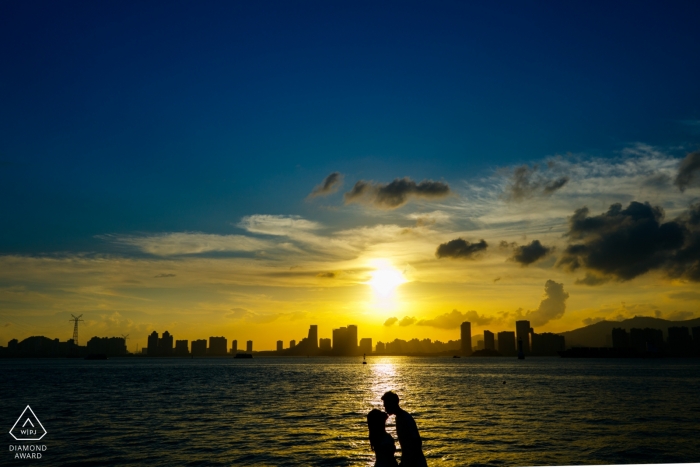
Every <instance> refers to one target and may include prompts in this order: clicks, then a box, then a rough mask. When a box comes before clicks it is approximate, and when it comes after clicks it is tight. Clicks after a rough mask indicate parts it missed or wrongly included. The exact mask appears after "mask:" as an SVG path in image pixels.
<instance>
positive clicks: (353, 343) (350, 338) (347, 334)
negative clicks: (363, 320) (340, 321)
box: [333, 324, 359, 355]
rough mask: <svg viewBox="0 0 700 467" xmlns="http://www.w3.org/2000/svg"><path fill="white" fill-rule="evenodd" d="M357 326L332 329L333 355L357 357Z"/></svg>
mask: <svg viewBox="0 0 700 467" xmlns="http://www.w3.org/2000/svg"><path fill="white" fill-rule="evenodd" d="M358 352H359V349H358V347H357V326H355V325H354V324H351V325H349V326H347V327H341V328H338V329H333V354H335V355H357V354H358Z"/></svg>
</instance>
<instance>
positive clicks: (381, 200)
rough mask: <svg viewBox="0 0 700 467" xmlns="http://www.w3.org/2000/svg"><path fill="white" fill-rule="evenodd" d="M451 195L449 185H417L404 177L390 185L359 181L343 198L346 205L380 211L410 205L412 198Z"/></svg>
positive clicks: (421, 183)
mask: <svg viewBox="0 0 700 467" xmlns="http://www.w3.org/2000/svg"><path fill="white" fill-rule="evenodd" d="M450 194H451V190H450V186H449V185H448V184H447V183H443V182H434V181H432V180H423V181H422V182H420V183H416V182H415V181H413V180H411V179H410V178H408V177H404V178H397V179H395V180H394V181H393V182H391V183H388V184H381V183H374V182H367V181H365V180H359V181H358V182H357V183H355V185H354V186H353V187H352V189H351V190H350V191H348V192H347V193H345V195H343V197H344V199H345V204H351V203H363V204H367V205H371V206H374V207H376V208H379V209H396V208H398V207H401V206H403V205H404V204H406V203H408V202H409V201H410V199H411V198H422V199H440V198H445V197H446V196H448V195H450Z"/></svg>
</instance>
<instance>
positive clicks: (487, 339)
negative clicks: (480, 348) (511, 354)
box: [484, 331, 496, 350]
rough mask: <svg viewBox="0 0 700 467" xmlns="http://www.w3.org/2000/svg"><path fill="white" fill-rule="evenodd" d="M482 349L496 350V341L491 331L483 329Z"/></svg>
mask: <svg viewBox="0 0 700 467" xmlns="http://www.w3.org/2000/svg"><path fill="white" fill-rule="evenodd" d="M484 349H486V350H496V342H495V339H494V336H493V333H492V332H491V331H484Z"/></svg>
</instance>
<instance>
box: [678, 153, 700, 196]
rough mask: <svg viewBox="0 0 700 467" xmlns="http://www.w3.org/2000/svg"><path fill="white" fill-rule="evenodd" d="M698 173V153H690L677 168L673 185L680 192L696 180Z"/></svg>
mask: <svg viewBox="0 0 700 467" xmlns="http://www.w3.org/2000/svg"><path fill="white" fill-rule="evenodd" d="M698 171H700V151H695V152H691V153H690V154H688V155H687V156H685V159H683V160H682V161H681V165H680V166H679V167H678V175H676V179H675V180H674V181H673V183H674V184H675V185H676V186H677V187H678V188H679V189H680V190H681V191H685V189H686V188H687V187H688V185H690V184H691V183H692V182H694V181H696V180H697V172H698Z"/></svg>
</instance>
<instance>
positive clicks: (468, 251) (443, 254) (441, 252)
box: [435, 238, 489, 259]
mask: <svg viewBox="0 0 700 467" xmlns="http://www.w3.org/2000/svg"><path fill="white" fill-rule="evenodd" d="M488 246H489V245H488V243H486V241H484V239H481V240H480V241H479V242H477V243H470V242H468V241H466V240H464V239H462V238H455V239H454V240H450V241H449V242H447V243H442V244H440V246H438V247H437V250H436V251H435V256H437V257H438V258H461V259H473V258H474V257H475V256H476V255H478V254H479V253H481V252H482V251H486V248H488Z"/></svg>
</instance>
